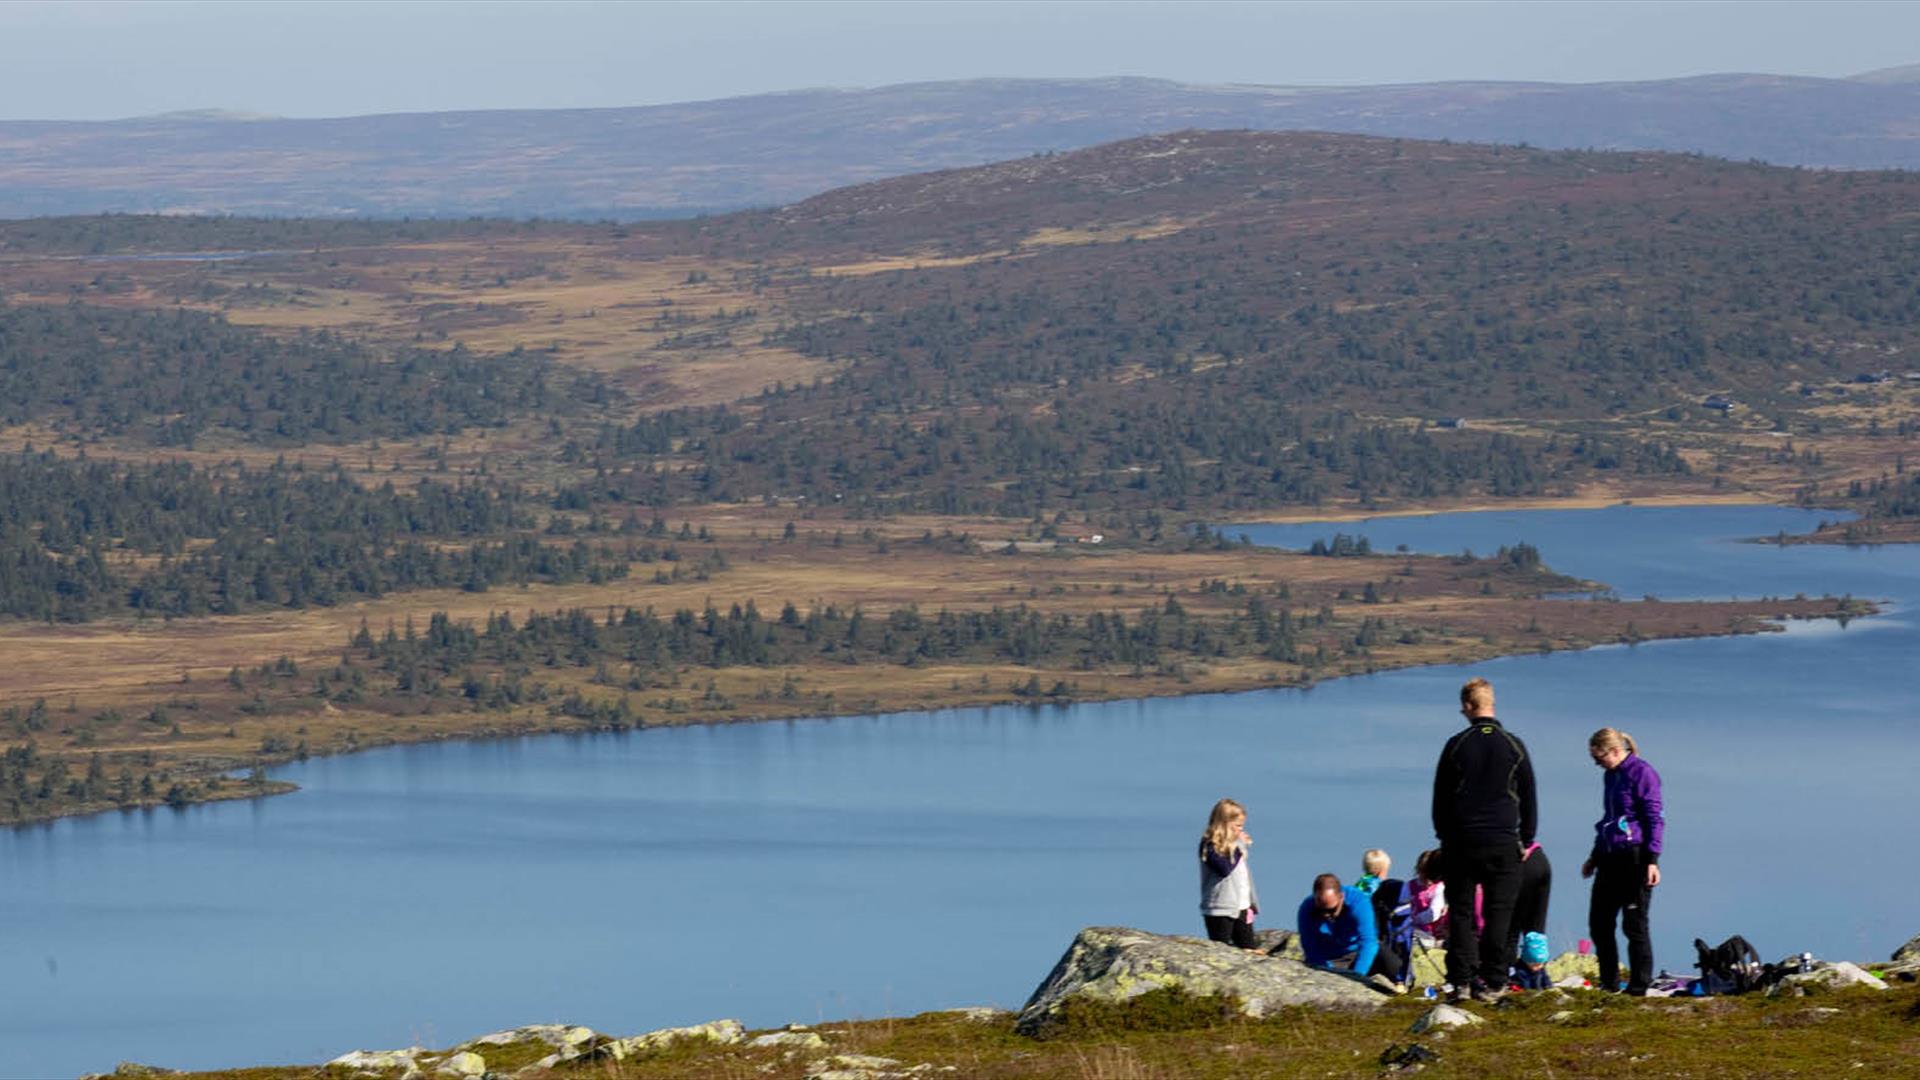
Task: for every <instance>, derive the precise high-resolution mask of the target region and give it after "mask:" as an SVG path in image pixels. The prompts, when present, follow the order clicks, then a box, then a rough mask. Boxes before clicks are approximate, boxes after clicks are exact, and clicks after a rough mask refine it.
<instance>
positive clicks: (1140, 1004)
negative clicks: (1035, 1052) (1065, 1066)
mask: <svg viewBox="0 0 1920 1080" xmlns="http://www.w3.org/2000/svg"><path fill="white" fill-rule="evenodd" d="M1241 1008H1242V1006H1241V1002H1240V999H1239V998H1235V997H1228V996H1225V995H1218V994H1191V993H1188V992H1187V991H1186V990H1184V989H1181V988H1180V987H1177V986H1172V987H1166V988H1164V989H1159V990H1149V991H1148V992H1146V993H1144V994H1141V995H1139V996H1137V997H1132V998H1128V999H1127V1000H1125V1001H1099V1000H1095V999H1093V998H1071V999H1069V1000H1068V1001H1067V1002H1066V1003H1065V1004H1063V1005H1062V1006H1061V1007H1060V1011H1059V1012H1058V1013H1056V1014H1055V1018H1054V1020H1053V1022H1052V1023H1051V1024H1049V1025H1048V1026H1047V1027H1046V1029H1045V1030H1044V1032H1043V1034H1042V1035H1041V1037H1042V1038H1046V1039H1059V1038H1067V1039H1081V1040H1085V1039H1099V1038H1102V1037H1107V1036H1113V1035H1119V1034H1122V1033H1125V1032H1132V1031H1193V1030H1196V1029H1211V1028H1218V1027H1225V1026H1227V1025H1230V1024H1237V1023H1241V1022H1242V1021H1243V1020H1244V1019H1245V1017H1244V1016H1243V1014H1242V1013H1241V1011H1240V1010H1241Z"/></svg>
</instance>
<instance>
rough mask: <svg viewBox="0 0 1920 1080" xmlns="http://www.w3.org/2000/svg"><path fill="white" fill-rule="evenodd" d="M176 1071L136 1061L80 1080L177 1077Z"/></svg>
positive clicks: (131, 1079) (136, 1079)
mask: <svg viewBox="0 0 1920 1080" xmlns="http://www.w3.org/2000/svg"><path fill="white" fill-rule="evenodd" d="M179 1074H180V1070H178V1069H163V1068H161V1067H160V1066H158V1065H142V1064H140V1063H139V1062H137V1061H123V1062H121V1063H120V1064H118V1065H115V1066H114V1067H113V1071H112V1072H110V1073H88V1074H86V1075H85V1076H83V1077H81V1078H80V1080H147V1078H149V1077H155V1076H178V1075H179Z"/></svg>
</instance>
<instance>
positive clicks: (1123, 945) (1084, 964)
mask: <svg viewBox="0 0 1920 1080" xmlns="http://www.w3.org/2000/svg"><path fill="white" fill-rule="evenodd" d="M1173 988H1178V989H1181V990H1184V991H1186V992H1187V993H1189V994H1192V995H1195V996H1205V995H1230V996H1232V997H1235V998H1237V999H1239V1001H1240V1003H1241V1010H1242V1011H1243V1012H1244V1013H1245V1014H1246V1015H1248V1016H1251V1017H1260V1016H1265V1015H1266V1014H1267V1013H1269V1012H1272V1011H1274V1010H1275V1009H1279V1008H1284V1007H1286V1006H1289V1005H1313V1006H1319V1007H1322V1008H1341V1007H1347V1008H1372V1007H1375V1006H1378V1005H1379V1004H1380V1002H1381V1000H1382V998H1381V995H1380V994H1379V993H1378V992H1377V991H1374V990H1371V989H1369V988H1368V987H1367V986H1366V985H1365V984H1364V983H1361V982H1360V981H1358V980H1356V979H1352V978H1349V977H1347V976H1345V975H1336V974H1334V973H1333V972H1329V971H1317V970H1315V969H1313V968H1310V967H1307V966H1306V965H1305V964H1302V963H1300V962H1298V961H1295V960H1287V959H1282V958H1279V957H1272V956H1268V955H1266V954H1264V953H1261V952H1256V951H1253V950H1249V949H1236V948H1234V947H1233V946H1231V945H1222V944H1219V943H1217V942H1212V941H1202V940H1201V939H1199V938H1190V937H1166V936H1162V935H1160V934H1149V933H1147V932H1146V931H1144V930H1130V929H1127V928H1125V927H1114V926H1093V927H1088V928H1087V929H1085V930H1082V931H1080V933H1079V935H1078V936H1077V937H1075V938H1074V939H1073V944H1072V945H1070V946H1068V948H1067V951H1066V954H1065V955H1063V956H1061V957H1060V962H1059V963H1057V964H1055V965H1054V967H1053V971H1052V973H1051V974H1049V975H1048V976H1047V978H1046V981H1044V982H1042V983H1041V984H1040V987H1039V989H1037V990H1035V991H1034V992H1033V996H1032V997H1031V998H1029V999H1027V1004H1026V1007H1025V1008H1023V1009H1021V1010H1020V1018H1019V1020H1018V1021H1017V1022H1016V1024H1015V1027H1016V1028H1017V1030H1019V1031H1021V1032H1022V1033H1025V1034H1029V1035H1031V1034H1034V1033H1036V1032H1039V1031H1041V1030H1043V1029H1045V1028H1046V1027H1047V1026H1048V1025H1049V1024H1050V1023H1051V1022H1052V1021H1053V1019H1054V1017H1055V1016H1056V1015H1057V1014H1058V1012H1059V1010H1060V1007H1061V1005H1062V1004H1064V1003H1065V1002H1066V1001H1068V1000H1069V999H1071V998H1080V997H1085V998H1092V999H1095V1000H1100V1001H1114V1002H1118V1001H1126V1000H1128V999H1130V998H1134V997H1138V996H1139V995H1141V994H1145V993H1147V992H1149V991H1152V990H1160V989H1173Z"/></svg>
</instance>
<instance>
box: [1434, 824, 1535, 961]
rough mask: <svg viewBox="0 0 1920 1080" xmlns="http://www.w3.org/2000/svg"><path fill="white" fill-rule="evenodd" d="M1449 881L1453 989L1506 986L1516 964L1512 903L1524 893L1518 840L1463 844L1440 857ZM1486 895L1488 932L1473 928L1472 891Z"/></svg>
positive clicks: (1446, 849) (1447, 849)
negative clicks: (1471, 844) (1458, 987)
mask: <svg viewBox="0 0 1920 1080" xmlns="http://www.w3.org/2000/svg"><path fill="white" fill-rule="evenodd" d="M1440 859H1441V865H1442V866H1443V867H1444V868H1445V872H1446V882H1447V981H1448V982H1450V983H1452V984H1453V985H1455V986H1462V987H1464V986H1471V985H1473V984H1474V983H1475V982H1479V983H1480V984H1481V985H1483V986H1505V985H1507V969H1508V968H1510V967H1512V966H1513V937H1512V933H1511V931H1512V926H1513V905H1514V901H1515V900H1516V899H1517V898H1518V896H1519V893H1520V841H1519V840H1518V839H1514V840H1507V841H1503V842H1501V843H1498V844H1489V845H1474V846H1471V847H1469V846H1464V845H1461V844H1449V845H1446V846H1445V847H1443V849H1442V851H1441V855H1440ZM1476 887H1477V888H1479V889H1480V891H1481V892H1482V894H1483V895H1484V900H1483V901H1482V903H1481V909H1482V912H1483V913H1484V914H1485V915H1486V919H1487V929H1486V932H1485V933H1484V934H1483V933H1479V932H1477V931H1475V929H1474V926H1473V891H1474V889H1475V888H1476Z"/></svg>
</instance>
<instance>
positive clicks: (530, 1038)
mask: <svg viewBox="0 0 1920 1080" xmlns="http://www.w3.org/2000/svg"><path fill="white" fill-rule="evenodd" d="M599 1037H600V1033H599V1032H597V1031H595V1030H593V1029H592V1028H590V1027H582V1026H580V1025H578V1024H528V1025H527V1026H526V1027H517V1028H513V1029H511V1030H508V1031H496V1032H493V1033H492V1034H490V1035H482V1036H480V1037H479V1038H477V1039H469V1040H467V1042H466V1043H465V1044H463V1045H465V1046H505V1045H507V1044H509V1043H520V1042H543V1043H546V1044H547V1045H548V1046H551V1047H554V1048H555V1049H562V1048H565V1047H569V1046H581V1045H584V1044H586V1043H590V1042H592V1041H593V1040H594V1039H596V1038H599Z"/></svg>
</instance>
